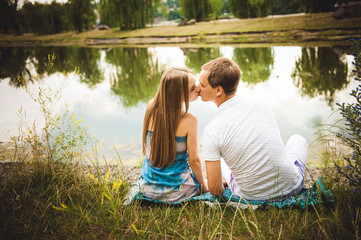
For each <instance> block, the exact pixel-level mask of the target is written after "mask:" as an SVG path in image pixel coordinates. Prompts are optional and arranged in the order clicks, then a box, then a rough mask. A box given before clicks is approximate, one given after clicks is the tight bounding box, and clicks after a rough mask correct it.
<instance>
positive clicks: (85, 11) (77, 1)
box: [69, 0, 96, 32]
mask: <svg viewBox="0 0 361 240" xmlns="http://www.w3.org/2000/svg"><path fill="white" fill-rule="evenodd" d="M91 2H92V0H69V7H70V9H69V10H70V13H71V20H72V23H73V27H74V30H76V31H78V32H82V31H84V30H89V29H90V28H91V26H92V25H93V24H94V23H95V20H96V16H95V13H94V10H93V7H92V5H91Z"/></svg>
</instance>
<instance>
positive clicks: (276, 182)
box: [202, 96, 303, 200]
mask: <svg viewBox="0 0 361 240" xmlns="http://www.w3.org/2000/svg"><path fill="white" fill-rule="evenodd" d="M202 145H203V146H202V156H203V159H204V160H206V161H219V160H220V159H221V158H223V159H224V161H225V163H226V164H227V165H228V167H229V168H230V170H231V171H232V175H233V177H234V180H235V181H236V184H237V185H238V187H239V192H237V193H235V194H237V195H238V196H240V197H243V198H245V199H247V200H267V199H271V198H274V197H279V196H282V195H286V194H288V193H290V192H292V191H294V190H295V189H297V187H298V186H299V185H300V184H301V181H302V179H303V177H302V176H301V174H300V172H299V170H298V169H297V167H296V166H295V165H294V161H293V160H289V159H286V152H285V146H284V144H283V142H282V138H281V136H280V131H279V128H278V125H277V122H276V120H275V118H274V115H273V113H272V111H271V110H270V109H269V108H267V107H265V106H261V105H258V104H255V103H252V102H249V101H247V100H246V99H243V98H240V97H239V96H235V97H233V98H231V99H229V100H227V101H225V102H224V103H222V104H221V105H220V106H219V108H218V111H217V114H216V116H215V117H214V118H213V119H212V121H211V122H210V123H209V124H208V125H207V126H206V128H205V129H204V133H203V142H202Z"/></svg>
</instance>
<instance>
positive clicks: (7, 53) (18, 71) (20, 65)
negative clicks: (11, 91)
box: [0, 47, 33, 88]
mask: <svg viewBox="0 0 361 240" xmlns="http://www.w3.org/2000/svg"><path fill="white" fill-rule="evenodd" d="M29 56H30V51H29V49H26V48H14V47H10V48H0V66H1V71H0V81H2V80H4V79H5V78H10V81H9V84H10V85H11V86H13V87H15V88H18V87H21V86H23V85H24V84H25V82H32V81H33V77H32V74H31V73H30V70H29V69H28V68H27V64H26V61H27V60H28V59H29ZM29 60H30V59H29Z"/></svg>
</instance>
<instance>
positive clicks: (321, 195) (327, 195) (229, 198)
mask: <svg viewBox="0 0 361 240" xmlns="http://www.w3.org/2000/svg"><path fill="white" fill-rule="evenodd" d="M136 200H145V201H150V202H156V203H166V204H181V203H184V202H190V201H202V202H204V203H205V204H207V205H209V206H211V207H214V206H217V205H227V206H232V207H238V208H241V209H246V208H249V207H250V208H252V209H257V208H259V207H262V206H272V207H276V208H287V207H291V206H297V207H299V208H301V209H304V208H306V207H308V206H311V205H314V206H316V205H317V204H329V203H334V198H333V195H332V192H331V190H328V189H325V187H324V184H323V182H322V178H319V179H318V180H317V182H316V183H315V184H314V185H313V186H312V187H311V188H303V189H302V191H301V192H300V194H299V195H297V196H291V197H288V198H286V199H284V200H279V201H277V200H269V201H248V200H245V199H242V198H239V197H237V196H234V195H233V194H232V192H231V191H230V190H229V189H228V188H227V189H226V191H225V192H224V193H223V195H222V196H221V197H215V196H213V195H212V194H210V193H209V192H207V193H204V194H201V195H198V196H194V197H191V198H188V199H186V200H184V201H181V202H164V201H159V200H154V199H149V198H146V197H144V196H143V194H142V193H141V192H140V191H139V187H138V186H134V187H132V188H131V189H130V191H129V192H128V194H127V196H126V198H125V201H124V205H129V204H131V203H132V202H134V201H136Z"/></svg>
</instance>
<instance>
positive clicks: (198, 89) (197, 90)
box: [195, 85, 201, 93]
mask: <svg viewBox="0 0 361 240" xmlns="http://www.w3.org/2000/svg"><path fill="white" fill-rule="evenodd" d="M195 90H196V93H200V92H201V87H200V85H196V88H195Z"/></svg>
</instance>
